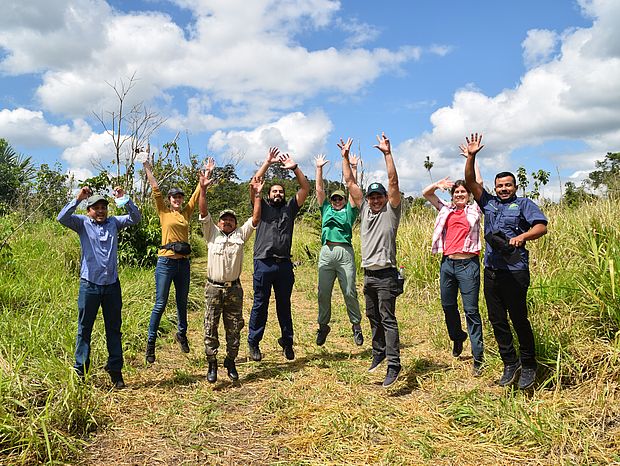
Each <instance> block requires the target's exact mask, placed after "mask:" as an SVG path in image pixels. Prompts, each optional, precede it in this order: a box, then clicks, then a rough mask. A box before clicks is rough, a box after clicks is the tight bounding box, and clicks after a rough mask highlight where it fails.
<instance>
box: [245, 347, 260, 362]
mask: <svg viewBox="0 0 620 466" xmlns="http://www.w3.org/2000/svg"><path fill="white" fill-rule="evenodd" d="M248 352H249V353H250V359H251V360H252V361H260V360H261V359H263V355H262V354H261V352H260V348H259V347H258V345H252V344H251V343H248Z"/></svg>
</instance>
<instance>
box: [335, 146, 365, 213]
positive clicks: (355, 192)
mask: <svg viewBox="0 0 620 466" xmlns="http://www.w3.org/2000/svg"><path fill="white" fill-rule="evenodd" d="M352 143H353V139H351V138H347V142H344V141H343V140H342V139H340V142H339V143H338V148H339V149H340V155H342V176H343V178H344V182H345V183H346V185H347V189H348V190H349V202H350V203H351V205H352V206H353V207H361V206H362V201H363V200H364V193H363V192H362V188H360V187H359V185H358V184H357V180H356V179H355V176H354V175H353V170H352V169H351V161H350V160H349V152H350V151H351V144H352Z"/></svg>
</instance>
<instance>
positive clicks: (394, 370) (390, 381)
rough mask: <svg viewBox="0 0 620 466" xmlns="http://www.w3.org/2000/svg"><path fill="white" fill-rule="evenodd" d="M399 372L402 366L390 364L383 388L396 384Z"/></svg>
mask: <svg viewBox="0 0 620 466" xmlns="http://www.w3.org/2000/svg"><path fill="white" fill-rule="evenodd" d="M398 374H400V366H388V368H387V374H386V375H385V380H383V388H387V387H390V386H392V385H394V383H395V382H396V380H398Z"/></svg>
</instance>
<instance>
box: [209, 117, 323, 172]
mask: <svg viewBox="0 0 620 466" xmlns="http://www.w3.org/2000/svg"><path fill="white" fill-rule="evenodd" d="M331 129H332V124H331V121H330V120H329V118H328V117H327V115H325V114H324V113H323V112H321V111H316V112H314V113H311V114H310V115H305V114H303V113H301V112H296V113H291V114H288V115H285V116H283V117H282V118H280V119H279V120H277V121H275V122H274V123H270V124H266V125H261V126H259V127H258V128H256V129H254V130H252V131H229V132H224V131H217V132H216V133H215V134H213V136H212V137H211V139H210V140H209V149H210V150H212V151H215V152H218V153H220V154H223V153H226V152H228V153H233V154H242V155H243V158H244V160H245V161H246V163H247V164H249V165H252V164H254V163H256V162H260V161H262V160H263V159H264V158H265V155H266V154H267V151H268V150H269V148H270V147H278V148H279V149H280V151H281V152H282V153H288V154H290V155H291V157H293V158H294V159H295V160H296V161H297V162H300V163H301V162H304V161H307V160H311V159H312V157H313V156H314V155H316V154H317V153H320V152H322V151H323V150H324V148H325V143H326V139H327V135H328V134H329V132H330V131H331Z"/></svg>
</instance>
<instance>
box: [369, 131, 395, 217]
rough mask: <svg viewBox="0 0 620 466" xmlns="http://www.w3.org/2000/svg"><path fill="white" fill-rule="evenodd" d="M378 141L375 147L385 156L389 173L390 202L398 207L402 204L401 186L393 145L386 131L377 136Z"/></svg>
mask: <svg viewBox="0 0 620 466" xmlns="http://www.w3.org/2000/svg"><path fill="white" fill-rule="evenodd" d="M377 141H379V144H377V145H376V146H375V147H376V148H377V149H379V150H380V151H381V152H382V153H383V157H385V167H386V169H387V175H388V190H387V191H388V202H389V203H390V205H391V206H392V207H398V206H399V205H400V187H399V186H398V173H396V165H394V157H392V146H391V144H390V140H389V139H388V138H387V136H386V135H385V133H381V137H379V136H377Z"/></svg>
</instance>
